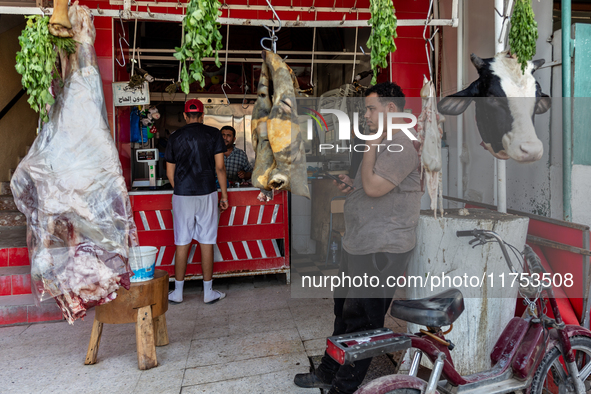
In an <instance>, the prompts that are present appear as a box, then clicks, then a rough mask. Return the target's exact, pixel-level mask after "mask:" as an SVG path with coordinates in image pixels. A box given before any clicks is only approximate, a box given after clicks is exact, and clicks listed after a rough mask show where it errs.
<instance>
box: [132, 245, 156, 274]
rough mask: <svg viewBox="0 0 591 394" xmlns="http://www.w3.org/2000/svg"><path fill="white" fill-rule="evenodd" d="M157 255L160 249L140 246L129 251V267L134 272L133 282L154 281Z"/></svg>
mask: <svg viewBox="0 0 591 394" xmlns="http://www.w3.org/2000/svg"><path fill="white" fill-rule="evenodd" d="M157 253H158V249H157V248H155V247H154V246H139V247H135V248H130V249H129V266H130V267H131V270H132V271H133V276H132V277H131V279H130V280H131V282H144V281H147V280H151V279H154V269H155V268H156V254H157Z"/></svg>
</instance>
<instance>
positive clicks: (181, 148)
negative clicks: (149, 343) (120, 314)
mask: <svg viewBox="0 0 591 394" xmlns="http://www.w3.org/2000/svg"><path fill="white" fill-rule="evenodd" d="M184 117H185V121H186V122H187V125H185V126H183V127H181V128H180V129H178V130H177V131H175V132H174V133H173V134H172V135H171V136H170V138H169V140H168V144H167V145H166V153H165V155H164V158H165V160H166V175H167V176H168V180H169V181H170V184H171V185H172V187H173V189H174V194H173V196H172V212H173V219H174V243H175V245H176V253H175V267H174V277H175V281H174V282H175V289H174V291H172V292H170V294H169V295H168V300H169V301H170V302H171V303H180V302H182V301H183V285H184V279H185V272H186V270H187V259H188V255H189V250H190V248H191V242H192V240H193V239H195V240H196V241H197V242H199V247H200V249H201V269H202V270H203V301H204V302H205V303H206V304H212V303H214V302H217V301H219V300H221V299H223V298H224V297H226V294H224V293H222V292H221V291H217V290H213V289H212V275H213V246H214V245H215V243H216V241H217V233H218V205H219V211H221V212H223V211H225V210H226V209H228V206H229V204H228V191H227V189H226V169H225V167H224V152H225V151H226V147H225V144H224V140H223V139H222V136H221V134H220V131H219V130H218V129H216V128H214V127H211V126H206V125H204V124H203V103H202V102H201V101H199V100H197V99H191V100H188V101H187V102H186V103H185V113H184ZM216 175H217V177H218V179H219V180H220V185H221V186H220V188H221V191H222V198H221V200H220V201H219V204H218V192H217V188H216V184H215V179H216Z"/></svg>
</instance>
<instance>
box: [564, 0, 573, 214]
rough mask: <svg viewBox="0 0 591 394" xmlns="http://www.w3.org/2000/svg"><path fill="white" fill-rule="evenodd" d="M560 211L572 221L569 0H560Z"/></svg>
mask: <svg viewBox="0 0 591 394" xmlns="http://www.w3.org/2000/svg"><path fill="white" fill-rule="evenodd" d="M561 19H562V212H563V218H564V220H566V221H567V222H570V221H572V212H571V205H570V203H571V182H572V180H571V176H572V149H573V148H572V121H571V120H572V108H571V104H572V103H571V82H572V81H571V76H572V70H571V53H572V42H571V41H572V40H571V36H570V35H571V0H562V12H561Z"/></svg>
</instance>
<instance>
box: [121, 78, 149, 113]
mask: <svg viewBox="0 0 591 394" xmlns="http://www.w3.org/2000/svg"><path fill="white" fill-rule="evenodd" d="M113 103H114V104H115V107H124V106H132V105H144V104H150V88H149V87H148V82H144V84H143V85H142V86H141V87H137V88H130V87H129V82H116V83H113Z"/></svg>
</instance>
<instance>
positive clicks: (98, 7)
mask: <svg viewBox="0 0 591 394" xmlns="http://www.w3.org/2000/svg"><path fill="white" fill-rule="evenodd" d="M96 12H98V13H99V15H102V14H104V13H105V11H103V10H101V7H100V6H99V5H98V4H97V5H96Z"/></svg>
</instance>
